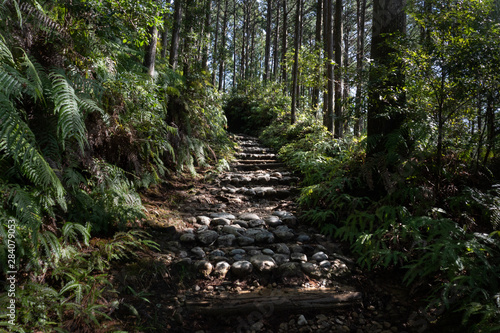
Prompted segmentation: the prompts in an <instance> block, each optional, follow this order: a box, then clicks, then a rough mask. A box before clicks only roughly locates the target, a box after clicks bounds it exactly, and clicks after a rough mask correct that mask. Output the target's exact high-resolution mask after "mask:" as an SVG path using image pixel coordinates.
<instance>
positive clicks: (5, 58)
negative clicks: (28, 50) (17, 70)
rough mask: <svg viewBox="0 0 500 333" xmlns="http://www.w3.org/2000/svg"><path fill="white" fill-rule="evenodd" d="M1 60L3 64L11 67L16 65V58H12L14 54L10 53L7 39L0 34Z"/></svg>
mask: <svg viewBox="0 0 500 333" xmlns="http://www.w3.org/2000/svg"><path fill="white" fill-rule="evenodd" d="M0 60H1V62H2V63H4V64H5V63H6V64H9V65H11V66H14V65H15V62H14V57H13V56H12V52H10V49H9V47H8V46H7V44H5V39H4V38H3V36H2V34H0Z"/></svg>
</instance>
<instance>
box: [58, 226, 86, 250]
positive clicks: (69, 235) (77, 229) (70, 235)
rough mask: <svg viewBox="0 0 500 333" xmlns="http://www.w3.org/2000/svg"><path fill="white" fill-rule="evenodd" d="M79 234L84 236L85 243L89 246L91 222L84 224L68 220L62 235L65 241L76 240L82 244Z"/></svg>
mask: <svg viewBox="0 0 500 333" xmlns="http://www.w3.org/2000/svg"><path fill="white" fill-rule="evenodd" d="M78 234H80V235H81V236H82V237H83V243H84V244H85V245H86V246H89V241H90V224H87V226H83V225H81V224H79V223H72V222H66V223H65V224H64V226H63V227H62V236H63V238H64V241H65V242H75V243H78V244H80V242H79V240H78Z"/></svg>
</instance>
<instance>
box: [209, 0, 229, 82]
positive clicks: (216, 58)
mask: <svg viewBox="0 0 500 333" xmlns="http://www.w3.org/2000/svg"><path fill="white" fill-rule="evenodd" d="M216 1H217V17H216V22H215V37H214V53H213V55H212V62H213V63H212V68H213V69H212V70H213V72H212V85H213V86H215V79H216V75H215V73H216V72H217V60H219V57H218V53H217V51H218V50H217V46H218V45H217V43H218V42H219V17H220V3H221V1H222V0H216ZM226 4H227V0H226ZM225 19H226V18H225V17H224V20H225ZM224 25H225V24H224ZM224 25H223V27H222V29H224ZM222 36H224V33H223V34H222ZM222 44H224V43H222ZM222 47H224V45H222ZM219 80H220V77H219ZM219 90H220V89H219Z"/></svg>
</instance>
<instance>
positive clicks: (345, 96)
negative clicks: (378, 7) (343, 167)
mask: <svg viewBox="0 0 500 333" xmlns="http://www.w3.org/2000/svg"><path fill="white" fill-rule="evenodd" d="M349 16H350V12H349V11H347V10H345V11H344V17H343V22H344V34H343V38H344V50H343V55H342V61H343V64H342V67H343V75H342V82H343V88H342V89H343V90H342V101H343V105H345V104H346V103H348V102H350V98H349V92H350V89H351V87H350V77H349V70H348V68H349V46H350V45H349V35H350V33H351V26H350V24H349ZM345 118H346V117H345V110H344V117H343V120H342V125H343V130H344V135H345V133H347V132H348V131H349V128H348V125H349V124H348V122H347V120H346V119H345Z"/></svg>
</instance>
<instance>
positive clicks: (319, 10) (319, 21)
mask: <svg viewBox="0 0 500 333" xmlns="http://www.w3.org/2000/svg"><path fill="white" fill-rule="evenodd" d="M322 25H323V0H318V2H317V3H316V38H315V41H314V48H315V50H316V51H317V52H319V50H320V45H321V29H322ZM318 55H319V54H318ZM316 71H317V73H318V82H317V83H316V85H315V86H314V88H313V90H312V93H311V104H312V107H313V109H315V110H316V109H317V108H318V105H319V89H320V87H319V85H320V82H321V77H322V76H321V74H320V72H321V68H320V67H317V68H316Z"/></svg>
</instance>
